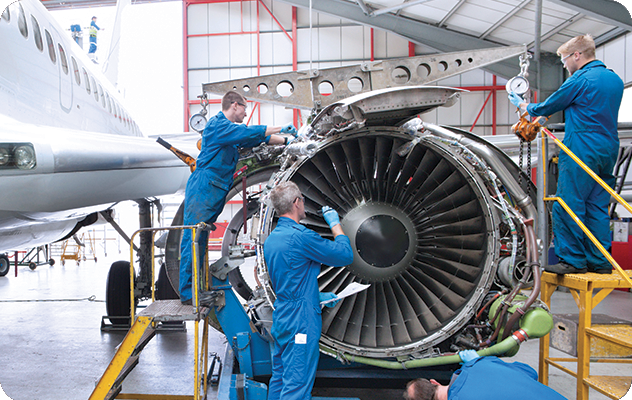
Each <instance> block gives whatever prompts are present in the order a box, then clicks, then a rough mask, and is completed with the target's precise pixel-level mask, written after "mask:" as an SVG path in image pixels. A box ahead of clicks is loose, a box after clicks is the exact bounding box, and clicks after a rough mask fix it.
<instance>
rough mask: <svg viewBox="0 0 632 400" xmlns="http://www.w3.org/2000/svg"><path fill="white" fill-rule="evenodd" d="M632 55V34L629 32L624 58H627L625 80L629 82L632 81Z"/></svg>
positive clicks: (626, 36)
mask: <svg viewBox="0 0 632 400" xmlns="http://www.w3.org/2000/svg"><path fill="white" fill-rule="evenodd" d="M631 57H632V34H629V33H628V34H627V35H625V54H624V59H625V60H626V62H625V79H624V80H623V82H624V83H626V84H628V83H630V82H631V81H632V60H631V61H628V60H630V58H631Z"/></svg>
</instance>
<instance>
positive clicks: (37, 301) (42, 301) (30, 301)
mask: <svg viewBox="0 0 632 400" xmlns="http://www.w3.org/2000/svg"><path fill="white" fill-rule="evenodd" d="M54 301H93V302H97V303H105V300H97V296H95V295H92V296H90V297H84V298H82V299H40V300H38V299H30V300H0V303H47V302H54Z"/></svg>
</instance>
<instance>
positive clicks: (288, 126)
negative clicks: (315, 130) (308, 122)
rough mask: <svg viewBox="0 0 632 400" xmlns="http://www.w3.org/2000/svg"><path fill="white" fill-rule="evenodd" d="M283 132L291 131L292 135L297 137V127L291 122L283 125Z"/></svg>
mask: <svg viewBox="0 0 632 400" xmlns="http://www.w3.org/2000/svg"><path fill="white" fill-rule="evenodd" d="M281 133H289V134H290V135H293V136H294V137H296V135H297V131H296V128H295V127H294V125H292V124H291V123H289V124H286V125H283V128H281Z"/></svg>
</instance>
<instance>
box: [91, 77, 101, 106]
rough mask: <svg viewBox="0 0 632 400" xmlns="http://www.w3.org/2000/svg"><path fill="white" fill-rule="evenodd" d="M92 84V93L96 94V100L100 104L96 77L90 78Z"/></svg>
mask: <svg viewBox="0 0 632 400" xmlns="http://www.w3.org/2000/svg"><path fill="white" fill-rule="evenodd" d="M90 83H91V85H90V86H92V91H93V92H94V99H95V100H96V101H97V102H98V101H99V92H97V84H96V83H95V82H94V77H93V76H91V77H90Z"/></svg>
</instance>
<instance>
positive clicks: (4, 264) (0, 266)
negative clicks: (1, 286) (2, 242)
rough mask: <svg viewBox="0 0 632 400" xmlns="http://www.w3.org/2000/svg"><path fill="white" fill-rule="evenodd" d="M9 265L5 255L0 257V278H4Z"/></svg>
mask: <svg viewBox="0 0 632 400" xmlns="http://www.w3.org/2000/svg"><path fill="white" fill-rule="evenodd" d="M10 268H11V264H9V257H7V256H6V254H2V255H0V276H5V275H6V274H8V273H9V269H10Z"/></svg>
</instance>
